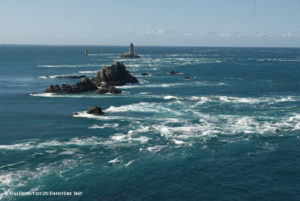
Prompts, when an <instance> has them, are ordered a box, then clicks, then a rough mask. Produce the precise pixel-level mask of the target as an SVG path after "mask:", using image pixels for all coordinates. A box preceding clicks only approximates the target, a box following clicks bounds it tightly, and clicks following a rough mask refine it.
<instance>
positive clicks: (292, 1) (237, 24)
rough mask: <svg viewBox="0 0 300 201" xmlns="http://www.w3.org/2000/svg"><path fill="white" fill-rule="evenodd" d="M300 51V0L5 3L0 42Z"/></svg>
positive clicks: (1, 6)
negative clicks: (253, 48) (284, 48)
mask: <svg viewBox="0 0 300 201" xmlns="http://www.w3.org/2000/svg"><path fill="white" fill-rule="evenodd" d="M131 41H132V42H134V43H135V44H136V45H139V46H230V47H236V46H237V47H241V46H242V47H300V0H126V1H125V0H23V1H20V0H1V1H0V44H47V45H128V44H129V43H130V42H131Z"/></svg>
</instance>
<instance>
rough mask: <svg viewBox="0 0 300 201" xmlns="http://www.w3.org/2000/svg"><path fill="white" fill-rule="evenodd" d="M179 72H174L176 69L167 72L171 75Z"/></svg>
mask: <svg viewBox="0 0 300 201" xmlns="http://www.w3.org/2000/svg"><path fill="white" fill-rule="evenodd" d="M179 73H180V72H176V71H173V70H171V71H170V72H169V74H171V75H175V74H179Z"/></svg>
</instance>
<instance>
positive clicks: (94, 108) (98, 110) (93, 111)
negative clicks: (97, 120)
mask: <svg viewBox="0 0 300 201" xmlns="http://www.w3.org/2000/svg"><path fill="white" fill-rule="evenodd" d="M87 113H88V114H94V115H101V114H104V113H103V111H102V109H101V107H98V106H96V105H94V106H92V107H90V108H89V109H88V110H87Z"/></svg>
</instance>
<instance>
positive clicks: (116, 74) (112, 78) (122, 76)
mask: <svg viewBox="0 0 300 201" xmlns="http://www.w3.org/2000/svg"><path fill="white" fill-rule="evenodd" d="M91 80H92V82H93V83H94V84H95V85H97V86H101V83H102V82H105V83H107V85H109V86H121V85H124V84H126V83H138V80H137V79H136V78H135V77H134V76H132V75H131V74H130V73H129V72H128V71H127V70H126V67H125V65H124V64H123V63H122V62H120V61H116V62H114V63H112V64H111V65H110V66H105V67H103V68H102V69H101V70H99V71H98V72H97V73H96V76H95V77H93V78H92V79H91Z"/></svg>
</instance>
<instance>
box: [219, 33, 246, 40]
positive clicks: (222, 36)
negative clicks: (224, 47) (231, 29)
mask: <svg viewBox="0 0 300 201" xmlns="http://www.w3.org/2000/svg"><path fill="white" fill-rule="evenodd" d="M245 37H246V35H244V34H240V33H220V34H218V35H217V38H220V39H242V38H245Z"/></svg>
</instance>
